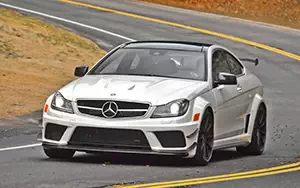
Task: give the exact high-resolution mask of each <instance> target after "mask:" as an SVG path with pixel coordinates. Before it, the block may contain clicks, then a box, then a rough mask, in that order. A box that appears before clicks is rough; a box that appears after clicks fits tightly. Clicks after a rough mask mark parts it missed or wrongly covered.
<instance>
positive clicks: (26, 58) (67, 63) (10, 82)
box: [0, 8, 105, 118]
mask: <svg viewBox="0 0 300 188" xmlns="http://www.w3.org/2000/svg"><path fill="white" fill-rule="evenodd" d="M104 54H105V52H104V51H103V50H101V49H99V47H98V46H97V45H96V44H94V43H93V42H92V41H90V40H88V39H86V38H84V37H81V36H79V35H77V34H74V33H72V32H69V31H66V30H64V29H62V28H59V27H57V26H55V25H52V24H48V23H45V22H43V21H41V20H39V19H36V18H33V17H30V16H24V15H21V14H19V13H17V12H15V11H11V10H6V9H2V8H0V65H1V66H0V98H1V103H0V118H12V117H15V116H17V115H23V114H26V113H31V112H33V111H36V110H40V109H42V107H43V104H44V102H45V100H46V98H47V97H48V96H49V95H50V94H52V93H53V92H55V91H57V90H58V89H59V88H60V87H62V86H63V85H65V84H66V83H68V82H70V81H72V80H74V79H75V77H74V76H73V71H74V68H75V67H76V66H78V65H89V66H92V65H93V64H94V63H96V62H97V61H98V60H99V59H100V58H101V57H102V56H103V55H104Z"/></svg>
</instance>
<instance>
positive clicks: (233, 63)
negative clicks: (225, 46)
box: [225, 52, 243, 75]
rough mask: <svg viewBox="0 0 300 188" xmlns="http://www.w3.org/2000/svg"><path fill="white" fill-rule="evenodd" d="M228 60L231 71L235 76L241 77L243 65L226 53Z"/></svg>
mask: <svg viewBox="0 0 300 188" xmlns="http://www.w3.org/2000/svg"><path fill="white" fill-rule="evenodd" d="M225 57H226V60H227V62H228V64H229V67H230V71H231V73H232V74H234V75H240V74H242V73H243V67H242V65H241V64H240V63H239V62H238V61H237V60H236V59H235V58H234V57H233V56H232V55H231V54H230V53H228V52H225Z"/></svg>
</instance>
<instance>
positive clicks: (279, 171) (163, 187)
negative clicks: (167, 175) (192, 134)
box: [152, 167, 300, 188]
mask: <svg viewBox="0 0 300 188" xmlns="http://www.w3.org/2000/svg"><path fill="white" fill-rule="evenodd" d="M299 170H300V167H295V168H289V169H284V170H277V171H272V172H266V173H261V174H252V175H245V176H236V177H230V178H221V179H214V180H207V181H196V182H188V183H177V184H167V185H162V186H152V187H156V188H165V187H180V186H188V185H200V184H207V183H216V182H222V181H233V180H239V179H248V178H255V177H263V176H270V175H276V174H282V173H287V172H295V171H299Z"/></svg>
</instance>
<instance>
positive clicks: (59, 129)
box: [45, 123, 67, 141]
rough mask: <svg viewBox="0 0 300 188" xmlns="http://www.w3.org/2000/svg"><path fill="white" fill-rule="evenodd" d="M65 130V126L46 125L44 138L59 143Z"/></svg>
mask: <svg viewBox="0 0 300 188" xmlns="http://www.w3.org/2000/svg"><path fill="white" fill-rule="evenodd" d="M66 129H67V127H66V126H62V125H57V124H52V123H48V124H47V125H46V130H45V138H46V139H49V140H55V141H59V140H60V139H61V137H62V135H63V134H64V132H65V131H66Z"/></svg>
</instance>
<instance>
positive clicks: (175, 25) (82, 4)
mask: <svg viewBox="0 0 300 188" xmlns="http://www.w3.org/2000/svg"><path fill="white" fill-rule="evenodd" d="M60 1H61V2H65V3H70V4H74V5H78V6H83V7H88V8H93V9H97V10H101V11H106V12H111V13H114V14H119V15H123V16H128V17H132V18H136V19H141V20H147V21H151V22H156V23H160V24H165V25H170V26H174V27H179V28H183V29H188V30H192V31H197V32H200V33H204V34H208V35H212V36H217V37H221V38H225V39H229V40H232V41H236V42H240V43H244V44H248V45H251V46H255V47H258V48H262V49H265V50H268V51H271V52H275V53H278V54H281V55H284V56H287V57H290V58H292V59H296V60H298V61H300V56H299V55H297V54H293V53H291V52H287V51H284V50H280V49H278V48H274V47H271V46H268V45H265V44H261V43H258V42H253V41H250V40H246V39H243V38H239V37H234V36H231V35H226V34H223V33H219V32H214V31H210V30H207V29H201V28H197V27H193V26H188V25H183V24H179V23H175V22H169V21H165V20H160V19H155V18H151V17H147V16H141V15H137V14H132V13H128V12H123V11H118V10H114V9H109V8H104V7H100V6H95V5H90V4H86V3H80V2H76V1H72V0H60Z"/></svg>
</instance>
